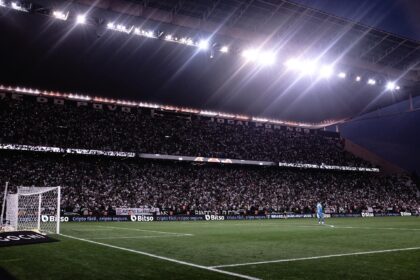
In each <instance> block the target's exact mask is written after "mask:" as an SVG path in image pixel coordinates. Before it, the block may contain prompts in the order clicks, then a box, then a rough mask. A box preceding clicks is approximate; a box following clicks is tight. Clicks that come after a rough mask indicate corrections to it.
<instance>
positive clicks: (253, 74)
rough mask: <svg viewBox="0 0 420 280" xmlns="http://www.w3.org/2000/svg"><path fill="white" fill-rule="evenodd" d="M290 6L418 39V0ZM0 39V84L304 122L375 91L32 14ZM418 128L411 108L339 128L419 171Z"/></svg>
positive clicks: (16, 16) (11, 23)
mask: <svg viewBox="0 0 420 280" xmlns="http://www.w3.org/2000/svg"><path fill="white" fill-rule="evenodd" d="M294 2H299V3H302V4H306V5H309V6H311V7H314V8H317V9H320V10H324V11H326V12H329V13H333V14H335V15H338V16H342V17H346V18H349V19H352V20H356V21H360V22H362V23H364V24H367V25H371V26H375V27H377V28H379V29H383V30H386V31H389V32H392V33H396V34H400V35H403V36H407V37H409V38H413V39H417V40H420V16H418V15H419V14H420V1H416V0H399V1H391V0H335V1H327V0H295V1H294ZM0 34H1V43H0V61H1V67H2V71H1V78H0V83H4V84H11V85H25V86H32V87H38V88H41V89H53V90H61V91H77V92H82V93H83V92H84V93H89V94H92V95H99V96H110V97H120V98H129V99H137V100H143V101H150V102H158V103H163V104H174V105H182V106H190V107H199V108H205V109H211V110H220V111H227V112H236V113H246V114H251V115H263V116H271V117H278V118H284V119H295V120H303V121H320V120H324V119H328V118H334V117H337V118H338V117H345V116H348V115H351V114H355V113H357V112H359V111H360V109H361V108H363V107H364V104H365V103H366V102H369V101H370V100H372V98H374V97H376V96H377V95H379V94H380V91H373V90H372V89H366V88H364V87H358V88H357V89H356V90H355V88H354V87H353V86H350V85H347V84H345V83H342V84H340V83H337V82H331V83H330V82H322V83H318V84H317V86H316V87H314V88H311V89H310V90H307V89H308V88H309V86H310V85H311V81H307V82H300V83H298V84H297V85H295V86H294V87H293V88H292V89H291V90H289V91H286V90H285V88H287V87H288V86H289V84H290V81H291V80H292V79H294V77H290V76H287V75H286V76H282V78H281V79H280V78H279V73H277V72H276V71H273V70H272V69H263V70H260V71H255V69H253V67H251V66H245V67H243V64H242V62H241V61H239V60H238V58H237V57H229V58H226V57H224V58H217V57H216V58H215V59H214V60H212V61H209V59H208V57H207V56H206V55H205V54H202V53H198V54H197V53H195V52H194V50H192V49H191V48H189V47H183V46H179V45H173V44H170V43H166V44H165V43H160V42H152V41H147V40H141V39H138V38H131V39H127V37H126V36H125V35H124V34H116V33H115V32H106V33H105V34H104V35H103V36H102V37H97V36H96V33H95V30H94V29H93V28H91V27H88V26H86V27H83V28H74V29H71V28H69V25H68V24H67V23H62V22H57V21H56V20H51V19H48V18H46V17H42V16H39V15H22V14H20V13H16V12H10V13H4V14H3V15H1V14H0ZM381 98H388V99H392V98H394V97H392V96H390V95H388V96H383V97H381ZM398 106H401V107H404V108H406V105H398ZM419 123H420V114H419V113H418V112H417V113H410V114H409V115H403V116H401V117H398V118H395V119H393V120H390V119H389V118H379V119H374V120H369V121H358V122H351V123H349V124H346V125H344V126H342V127H341V129H342V134H343V135H344V136H345V137H348V138H349V139H351V140H353V141H354V142H356V143H359V144H362V145H364V146H366V147H367V148H369V149H372V150H373V151H374V152H376V153H378V154H379V155H382V156H384V157H385V158H387V159H389V160H391V161H393V162H395V163H397V164H400V165H402V166H403V167H405V168H406V169H408V170H410V171H412V170H417V171H418V172H419V173H420V152H419V150H420V147H419V146H420V145H418V143H420V133H418V128H416V125H417V126H418V124H419ZM396 127H398V129H395V128H396ZM396 131H398V133H396ZM416 131H417V133H416ZM413 151H414V152H413ZM414 155H417V156H416V158H415V156H414Z"/></svg>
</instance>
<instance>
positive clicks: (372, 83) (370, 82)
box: [367, 79, 376, 86]
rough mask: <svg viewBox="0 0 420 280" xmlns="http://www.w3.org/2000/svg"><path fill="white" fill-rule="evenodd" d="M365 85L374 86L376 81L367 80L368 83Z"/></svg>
mask: <svg viewBox="0 0 420 280" xmlns="http://www.w3.org/2000/svg"><path fill="white" fill-rule="evenodd" d="M367 83H368V85H372V86H373V85H375V84H376V81H375V80H374V79H369V80H368V81H367Z"/></svg>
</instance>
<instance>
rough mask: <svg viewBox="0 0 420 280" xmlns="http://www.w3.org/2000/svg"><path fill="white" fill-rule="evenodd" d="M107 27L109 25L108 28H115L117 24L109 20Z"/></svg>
mask: <svg viewBox="0 0 420 280" xmlns="http://www.w3.org/2000/svg"><path fill="white" fill-rule="evenodd" d="M106 27H107V28H108V29H115V24H114V23H113V22H109V23H108V24H107V25H106Z"/></svg>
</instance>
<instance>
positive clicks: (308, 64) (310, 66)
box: [284, 58, 330, 75]
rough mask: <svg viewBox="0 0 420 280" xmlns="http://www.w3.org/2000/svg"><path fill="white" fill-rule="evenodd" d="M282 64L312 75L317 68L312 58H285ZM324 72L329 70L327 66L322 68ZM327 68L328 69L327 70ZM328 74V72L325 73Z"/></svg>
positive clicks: (303, 73) (290, 68)
mask: <svg viewBox="0 0 420 280" xmlns="http://www.w3.org/2000/svg"><path fill="white" fill-rule="evenodd" d="M284 65H285V66H286V67H287V68H288V69H289V70H293V71H298V72H300V73H301V74H302V75H312V74H314V73H315V70H316V69H317V63H316V61H313V60H300V59H296V58H291V59H289V60H287V61H286V62H285V63H284ZM324 70H326V72H329V71H330V70H328V69H327V68H326V69H324ZM327 70H328V71H327ZM325 74H328V73H325Z"/></svg>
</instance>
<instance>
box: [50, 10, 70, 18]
mask: <svg viewBox="0 0 420 280" xmlns="http://www.w3.org/2000/svg"><path fill="white" fill-rule="evenodd" d="M52 15H53V17H55V18H56V19H59V20H67V17H68V16H69V12H67V13H64V12H62V11H58V10H57V11H53V13H52Z"/></svg>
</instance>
